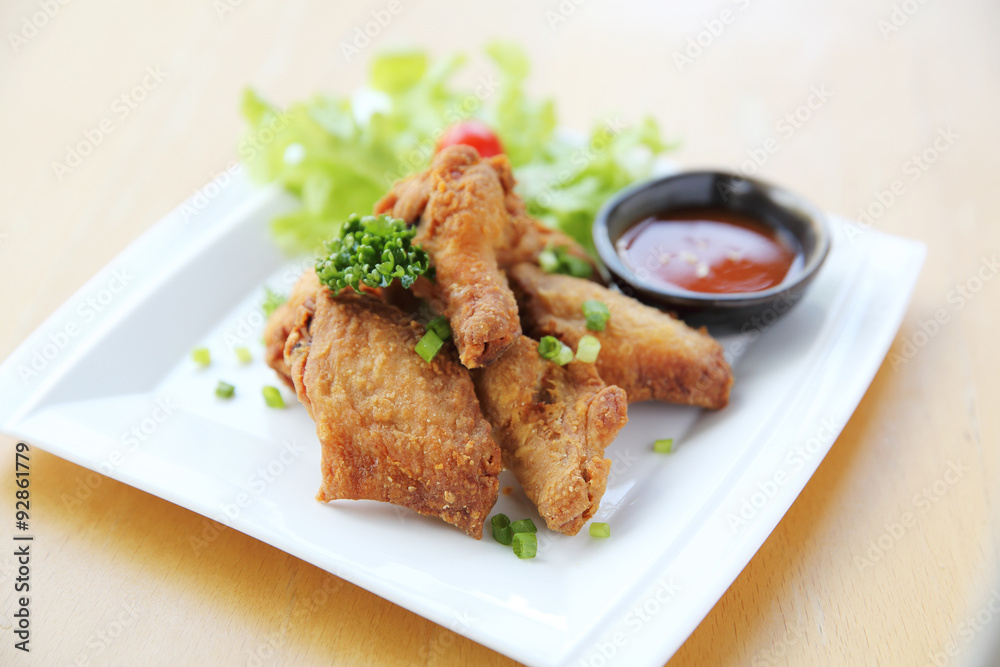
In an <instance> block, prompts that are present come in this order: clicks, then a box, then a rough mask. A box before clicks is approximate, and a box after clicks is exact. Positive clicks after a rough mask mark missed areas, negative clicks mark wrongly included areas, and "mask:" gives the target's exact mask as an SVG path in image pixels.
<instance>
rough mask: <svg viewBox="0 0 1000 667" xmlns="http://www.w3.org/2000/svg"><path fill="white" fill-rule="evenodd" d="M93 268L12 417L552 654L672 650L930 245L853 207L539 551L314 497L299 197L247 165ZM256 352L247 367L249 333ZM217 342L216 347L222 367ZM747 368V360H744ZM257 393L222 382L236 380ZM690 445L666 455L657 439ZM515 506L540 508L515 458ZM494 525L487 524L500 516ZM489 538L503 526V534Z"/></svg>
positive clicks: (832, 413) (812, 447)
mask: <svg viewBox="0 0 1000 667" xmlns="http://www.w3.org/2000/svg"><path fill="white" fill-rule="evenodd" d="M198 197H200V199H198V198H196V199H194V200H192V201H191V202H188V203H187V204H185V205H184V206H182V207H181V208H179V209H178V210H177V211H175V212H174V213H172V214H171V215H169V216H168V217H167V218H165V219H164V220H163V221H161V222H160V223H159V224H157V225H156V226H155V227H154V228H152V229H151V230H150V231H149V232H147V233H146V234H144V235H143V236H142V237H141V238H140V239H138V240H137V241H136V242H135V243H133V244H132V245H131V246H130V247H129V248H128V249H126V250H125V251H124V252H123V253H122V254H121V255H120V256H119V257H118V258H117V259H115V261H113V262H112V263H111V264H110V265H109V266H108V267H106V268H105V269H104V270H103V271H101V272H100V273H99V274H98V275H97V276H95V277H94V278H93V279H92V280H90V281H89V282H88V283H87V284H86V285H85V286H84V287H83V288H82V289H81V290H80V291H79V292H78V293H77V294H76V295H75V296H74V297H73V298H71V299H70V300H69V301H68V302H67V303H66V304H64V305H63V306H62V307H61V308H60V309H59V310H58V311H56V313H55V314H53V315H52V316H51V317H50V318H49V319H48V320H47V321H46V322H45V323H44V324H43V325H42V326H41V327H40V328H39V329H38V331H36V332H35V333H34V334H32V335H31V336H30V337H29V338H28V339H27V340H26V341H25V342H24V343H23V344H22V345H21V346H20V347H19V348H18V349H17V350H16V351H15V352H14V353H13V354H12V355H11V356H10V358H8V359H7V360H6V361H5V362H4V364H3V365H2V366H0V430H2V431H3V432H5V433H8V434H10V435H13V436H15V437H18V438H21V439H23V440H25V441H27V442H29V443H31V444H33V445H37V446H39V447H42V448H44V449H46V450H48V451H49V452H52V453H53V454H56V455H58V456H61V457H63V458H65V459H68V460H70V461H73V462H74V463H77V464H79V465H81V466H85V467H87V468H90V469H92V470H95V471H98V472H101V473H103V474H106V475H108V476H110V477H113V478H115V479H118V480H121V481H123V482H125V483H127V484H130V485H132V486H135V487H137V488H139V489H142V490H144V491H147V492H149V493H153V494H156V495H158V496H160V497H162V498H165V499H166V500H169V501H171V502H173V503H176V504H178V505H181V506H183V507H186V508H189V509H191V510H193V511H195V512H198V513H200V514H203V515H204V516H206V517H209V518H210V519H213V520H216V521H219V522H222V523H225V524H226V525H229V526H232V527H234V528H236V529H238V530H240V531H243V532H245V533H247V534H249V535H252V536H254V537H255V538H257V539H259V540H262V541H264V542H266V543H268V544H271V545H273V546H275V547H277V548H279V549H282V550H284V551H286V552H288V553H291V554H294V555H295V556H297V557H299V558H302V559H304V560H306V561H308V562H310V563H313V564H315V565H317V566H319V567H322V568H324V569H326V570H328V571H330V572H332V573H335V574H337V575H338V576H341V577H343V578H345V579H348V580H349V581H351V582H353V583H355V584H357V585H359V586H363V587H364V588H366V589H368V590H370V591H372V592H373V593H376V594H377V595H380V596H382V597H384V598H386V599H388V600H391V601H393V602H395V603H397V604H399V605H402V606H403V607H406V608H407V609H410V610H412V611H414V612H416V613H418V614H421V615H422V616H425V617H427V618H429V619H431V620H433V621H435V622H437V623H439V624H441V625H443V626H445V627H448V628H450V629H452V630H454V631H455V632H458V633H460V634H463V635H465V636H468V637H470V638H472V639H474V640H475V641H478V642H481V643H482V644H485V645H486V646H489V647H490V648H493V649H495V650H497V651H499V652H501V653H504V654H506V655H509V656H510V657H512V658H514V659H516V660H519V661H521V662H524V663H528V664H532V665H580V664H583V665H602V664H621V665H630V666H631V665H661V664H663V663H664V662H665V661H666V660H667V659H668V658H669V657H670V656H671V655H673V653H674V652H675V651H676V650H677V648H678V647H679V646H680V645H681V644H682V643H683V642H684V640H685V639H686V638H687V636H688V635H689V634H690V633H691V632H692V631H693V630H694V628H695V627H696V626H697V625H698V623H699V622H701V620H702V618H704V616H705V615H706V614H707V613H708V611H709V610H710V609H711V607H712V606H713V605H714V604H715V602H716V601H717V600H718V599H719V598H720V597H721V596H722V594H723V592H725V590H726V589H727V588H728V587H729V586H730V584H731V583H732V582H733V581H734V580H735V578H736V576H737V575H738V574H739V572H740V571H741V570H742V569H743V567H744V566H745V565H746V564H747V563H748V562H749V560H750V558H751V557H752V556H753V554H754V553H755V552H756V551H757V549H758V548H759V547H760V546H761V544H763V542H764V540H765V539H766V538H767V536H768V535H769V534H770V532H771V531H772V530H773V529H774V527H775V525H777V523H778V521H779V520H780V519H781V517H782V516H783V515H784V513H785V512H786V511H787V509H788V508H789V507H790V506H791V504H792V502H793V501H794V500H795V497H796V496H797V495H798V494H799V492H800V491H801V490H802V488H803V486H805V484H806V482H807V481H808V479H809V477H810V476H811V475H812V473H813V472H814V471H815V469H816V467H817V466H818V465H819V463H820V461H821V460H822V458H823V456H824V455H825V454H826V452H827V451H828V450H829V448H830V446H831V445H832V443H833V442H834V440H835V439H836V437H837V435H838V434H839V433H840V430H841V428H842V427H843V425H844V424H845V423H846V421H847V419H848V418H849V417H850V415H851V413H852V412H853V411H854V409H855V407H856V406H857V404H858V402H859V401H860V400H861V396H862V395H863V393H864V392H865V390H866V388H867V387H868V385H869V383H870V382H871V380H872V378H873V377H874V375H875V372H876V371H877V370H878V368H879V365H880V364H881V363H882V360H883V358H884V357H885V354H886V351H887V350H888V347H889V344H890V343H891V341H892V339H893V337H894V335H895V332H896V330H897V328H898V327H899V323H900V321H901V319H902V316H903V313H904V310H905V307H906V303H907V301H908V300H909V295H910V292H911V290H912V288H913V284H914V282H915V280H916V276H917V273H918V271H919V269H920V265H921V263H922V262H923V256H924V252H925V251H924V247H923V246H922V245H921V244H919V243H916V242H912V241H906V240H902V239H898V238H893V237H890V236H886V235H883V234H880V233H877V232H874V231H870V230H868V231H865V230H861V229H860V228H858V227H853V228H852V227H850V226H849V225H850V223H847V222H844V221H836V222H835V224H834V227H835V229H834V243H833V248H832V251H831V254H830V256H829V258H828V260H827V263H826V265H825V266H824V267H823V269H822V271H821V272H820V274H819V276H818V277H817V279H816V281H815V282H814V284H813V286H812V288H811V289H810V291H809V293H808V294H807V296H806V298H805V299H804V300H803V301H802V302H801V303H799V304H798V305H797V306H796V307H795V308H794V309H793V310H792V311H791V312H790V313H789V314H787V315H785V316H784V317H782V318H780V319H778V320H777V321H768V322H766V323H765V324H764V326H762V328H761V331H760V332H759V334H758V333H750V334H748V335H744V336H741V337H731V338H728V339H724V340H723V341H722V342H723V344H724V345H725V346H726V348H727V351H728V352H729V356H730V358H731V359H732V360H733V361H734V370H735V376H736V380H735V384H734V387H733V393H732V399H731V404H730V406H729V407H727V408H726V409H725V410H722V411H720V412H714V413H710V412H703V411H700V410H697V409H694V408H687V407H679V406H668V405H663V404H653V403H646V404H639V405H633V406H630V408H629V423H628V425H627V426H626V427H625V429H624V430H623V431H622V433H621V434H620V435H619V436H618V438H617V440H616V441H615V442H614V443H613V444H612V445H611V446H610V447H609V449H608V452H607V454H608V456H609V457H610V458H611V459H612V461H613V462H614V465H613V467H612V473H611V478H610V480H609V483H608V490H607V493H606V494H605V496H604V501H603V503H602V507H601V510H600V513H599V515H598V516H597V517H596V518H597V519H598V520H600V521H608V522H609V523H610V524H611V526H612V531H613V534H612V537H611V538H610V539H606V540H596V539H592V538H590V537H589V536H588V535H587V534H586V531H584V532H582V533H581V534H580V535H578V536H576V537H573V538H568V537H565V536H562V535H556V534H553V533H550V532H549V531H547V530H545V529H542V530H541V531H540V533H539V552H538V556H537V557H536V558H535V559H534V560H531V561H520V560H518V559H517V558H515V557H514V555H513V554H512V553H511V551H510V548H505V547H502V546H500V545H499V544H497V543H496V542H494V541H493V539H492V538H491V537H490V536H489V535H488V534H487V536H486V537H484V539H483V540H482V541H479V542H477V541H475V540H472V539H470V538H469V537H467V536H465V535H464V534H462V533H461V532H460V531H458V530H456V529H454V528H452V527H450V526H448V525H446V524H444V523H443V522H441V521H438V520H436V519H430V518H426V517H420V516H418V515H416V514H414V513H412V512H409V511H406V510H402V509H399V508H394V507H392V506H389V505H382V504H379V503H370V502H350V501H345V502H337V503H333V504H330V505H327V504H322V503H319V502H317V501H316V500H314V495H313V494H314V493H315V491H316V490H317V489H318V487H319V483H320V473H319V459H320V451H319V445H318V441H317V438H316V435H315V429H314V425H313V423H312V420H310V418H309V416H308V415H307V414H306V411H305V410H304V409H303V408H302V407H301V406H300V405H299V404H298V402H297V401H296V400H295V397H294V395H293V394H292V392H290V391H288V390H286V389H284V388H282V391H283V394H284V396H285V401H286V403H287V404H288V409H286V410H272V409H268V408H266V407H265V406H264V403H263V400H262V398H261V394H260V389H261V387H262V386H263V385H275V386H279V385H280V383H279V382H278V381H277V378H276V377H275V375H274V373H273V372H272V371H271V370H270V369H269V368H267V367H266V365H265V364H264V363H263V361H261V356H262V355H261V352H262V347H261V344H260V331H261V326H262V324H263V316H262V315H261V312H260V303H261V299H262V295H263V289H262V285H264V284H267V285H270V286H271V287H272V288H274V289H275V290H277V291H281V292H286V293H287V292H288V290H289V289H290V287H291V285H292V283H293V282H294V281H295V279H296V278H297V277H298V275H299V273H300V272H301V269H302V267H303V266H305V265H306V264H307V262H306V263H304V262H303V261H301V260H300V261H297V262H289V261H288V259H287V258H285V257H283V256H282V255H281V254H280V253H279V252H278V251H277V250H276V249H275V246H274V244H273V243H272V241H271V238H270V235H269V231H268V225H269V222H270V220H271V218H272V217H273V216H274V215H275V214H277V213H279V212H283V211H286V210H289V209H290V208H291V207H292V206H293V205H294V203H293V202H292V201H291V200H290V199H289V198H288V197H287V196H285V195H284V194H282V193H281V192H280V191H278V190H277V189H275V188H266V189H255V188H254V187H252V186H251V185H249V184H247V183H246V182H244V181H243V180H240V179H236V181H235V182H234V183H233V184H231V185H229V186H228V187H227V188H225V189H223V190H221V191H220V190H219V189H218V188H217V187H216V188H214V190H213V191H211V192H209V191H207V190H206V191H205V192H203V193H202V194H200V195H198ZM240 345H246V346H248V347H250V349H251V350H252V351H253V353H254V358H255V360H254V362H252V363H251V364H249V365H246V366H241V365H240V364H239V363H238V362H237V361H236V359H235V356H234V355H233V353H232V349H233V348H235V347H237V346H240ZM199 346H207V347H208V348H209V349H210V350H211V352H212V358H213V363H212V365H211V366H210V367H209V368H207V369H200V368H198V367H196V365H195V364H194V363H193V362H192V361H191V360H190V356H189V353H190V351H191V350H192V349H194V348H195V347H199ZM737 362H738V363H737ZM220 379H221V380H225V381H227V382H229V383H231V384H233V385H235V386H236V392H237V393H236V396H235V398H233V399H232V400H230V401H223V400H220V399H217V398H216V397H215V395H214V388H215V385H216V383H217V382H218V381H219V380H220ZM661 437H673V438H674V439H675V451H674V453H673V454H670V455H662V454H655V453H653V452H652V450H651V446H650V445H651V443H652V441H653V440H654V439H656V438H661ZM501 485H502V486H513V487H515V489H517V490H516V491H515V492H514V493H512V494H511V495H501V497H500V500H499V502H498V503H497V506H496V508H495V511H500V512H505V513H507V514H508V515H509V516H511V517H512V518H521V517H529V516H530V517H534V518H535V519H536V523H539V525H543V523H542V522H541V521H540V520H539V519H538V518H537V514H536V513H535V511H534V509H533V508H532V507H531V505H530V504H529V503H528V502H527V500H526V499H525V498H524V496H523V494H522V493H521V492H520V490H519V487H518V485H517V484H516V482H514V480H513V479H512V478H511V477H509V473H504V476H503V477H502V479H501ZM487 528H488V527H487ZM486 532H487V533H488V532H489V531H488V530H487V531H486Z"/></svg>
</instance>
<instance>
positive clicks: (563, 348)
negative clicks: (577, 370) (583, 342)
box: [538, 336, 573, 366]
mask: <svg viewBox="0 0 1000 667" xmlns="http://www.w3.org/2000/svg"><path fill="white" fill-rule="evenodd" d="M538 354H540V355H541V356H542V358H543V359H548V360H549V361H551V362H554V363H556V364H559V365H560V366H565V365H566V364H568V363H569V362H571V361H573V350H572V349H571V348H570V347H569V346H568V345H566V344H565V343H563V342H562V341H560V340H559V339H558V338H556V337H555V336H544V337H542V340H540V341H538Z"/></svg>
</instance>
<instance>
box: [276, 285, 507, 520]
mask: <svg viewBox="0 0 1000 667" xmlns="http://www.w3.org/2000/svg"><path fill="white" fill-rule="evenodd" d="M308 273H312V272H311V271H310V272H308ZM314 281H315V276H313V277H312V278H310V277H309V276H308V275H307V276H305V277H303V278H302V279H301V280H300V281H299V284H298V285H297V286H296V293H293V297H292V299H290V301H289V303H293V302H297V303H299V305H298V306H297V307H296V310H295V313H294V314H293V315H289V314H288V313H287V312H285V313H278V312H277V311H276V312H275V314H274V316H278V319H277V320H276V324H275V327H274V328H273V330H272V338H271V339H270V340H274V338H275V337H277V336H279V335H280V328H279V327H280V326H283V325H281V324H280V323H281V322H286V323H287V322H289V321H290V322H292V325H291V328H290V331H289V334H288V336H287V340H286V342H285V346H284V355H283V363H284V364H285V365H286V366H287V367H288V369H289V375H290V376H291V379H292V382H293V384H294V387H295V391H296V394H297V395H298V397H299V400H300V401H301V402H302V403H303V405H305V407H306V409H307V410H308V411H309V414H310V415H311V416H312V418H313V419H314V420H315V422H316V433H317V435H318V436H319V440H320V442H321V444H322V447H323V458H322V474H323V481H322V486H321V487H320V491H319V494H318V496H317V498H318V499H319V500H323V501H330V500H337V499H354V500H379V501H383V502H389V503H393V504H395V505H400V506H403V507H408V508H410V509H412V510H415V511H417V512H419V513H420V514H426V515H430V516H437V517H440V518H441V519H443V520H444V521H446V522H448V523H450V524H453V525H455V526H457V527H458V528H461V529H462V530H464V531H465V532H466V533H468V534H469V535H471V536H472V537H475V538H476V539H480V538H481V537H482V530H483V521H484V520H485V519H486V517H487V515H488V514H489V511H490V509H491V508H492V507H493V505H494V504H495V503H496V499H497V493H498V481H497V475H498V474H499V472H500V464H501V455H500V450H499V448H498V447H497V444H496V442H495V441H494V440H493V438H492V437H491V435H490V426H489V424H488V423H487V422H486V420H485V419H483V416H482V413H481V411H480V408H479V403H478V401H477V399H476V394H475V389H474V388H473V385H472V380H471V379H470V377H469V372H468V371H467V370H466V369H465V368H463V367H462V366H461V365H460V364H459V363H458V361H457V360H456V359H455V358H454V355H453V354H449V353H447V352H442V353H441V354H439V355H438V356H437V357H436V358H435V359H434V360H433V362H431V363H427V362H426V361H424V360H423V359H421V358H420V356H419V355H417V353H416V352H415V351H414V347H415V345H416V343H417V341H418V340H419V339H420V337H421V336H422V335H423V333H424V331H423V327H422V326H420V325H419V324H417V323H415V322H411V321H410V318H409V317H407V316H406V315H404V314H403V313H402V312H401V311H400V310H399V309H397V308H395V307H394V306H391V305H388V304H385V303H382V302H381V301H379V300H378V299H377V298H376V297H375V296H372V295H369V294H357V293H354V292H352V291H350V290H345V291H344V292H341V293H340V294H339V295H337V296H333V295H331V294H330V292H329V291H328V290H327V289H326V288H325V287H320V288H315V287H317V286H318V282H314ZM314 288H315V289H314ZM300 290H301V292H303V293H304V294H305V296H302V294H300V293H299V291H300ZM269 329H270V327H269ZM272 365H274V364H272ZM280 372H281V370H280V369H279V373H280Z"/></svg>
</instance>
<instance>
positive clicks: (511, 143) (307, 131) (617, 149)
mask: <svg viewBox="0 0 1000 667" xmlns="http://www.w3.org/2000/svg"><path fill="white" fill-rule="evenodd" d="M486 54H487V56H488V57H489V58H490V60H491V61H492V63H493V65H494V66H495V68H496V71H497V74H496V75H493V74H490V75H484V76H480V77H479V78H478V79H477V80H476V83H475V84H474V85H473V86H471V87H470V88H469V89H466V90H463V89H459V88H456V87H455V86H454V85H452V83H451V82H452V80H453V79H454V76H455V74H456V73H457V72H458V70H459V69H461V67H462V66H463V65H464V64H465V57H464V56H462V55H455V56H452V57H450V58H444V59H441V60H436V61H432V60H431V59H430V58H429V57H428V56H427V54H426V53H424V52H422V51H401V52H400V51H397V52H393V53H384V54H381V55H378V56H376V57H374V58H373V59H372V63H371V70H370V76H369V81H368V88H367V89H366V90H364V91H361V93H359V94H355V95H353V96H350V97H343V96H336V95H322V96H317V97H315V98H313V99H311V100H309V101H306V102H298V103H295V104H292V105H291V106H290V107H289V108H288V109H287V110H284V111H282V110H280V109H278V108H276V107H274V106H272V105H270V104H268V103H267V102H266V101H265V100H263V99H262V98H261V97H260V96H258V95H257V94H256V93H254V92H252V91H248V92H247V93H246V94H245V96H244V99H243V115H244V116H245V117H246V119H247V121H248V123H249V127H248V128H247V132H246V134H245V136H244V139H243V141H242V143H241V144H240V150H239V153H240V157H241V158H243V160H244V161H245V162H246V163H247V165H248V168H249V170H250V173H251V175H252V176H253V177H254V178H256V179H257V180H260V181H266V182H277V183H280V184H281V185H282V186H283V187H284V188H285V189H286V190H288V191H289V192H291V193H292V194H294V195H296V196H297V197H298V198H299V200H300V202H301V204H302V206H301V208H299V209H298V210H296V211H293V212H292V213H290V214H287V215H284V216H281V217H279V218H277V219H275V221H274V223H273V228H272V230H273V232H274V234H275V237H276V239H277V241H278V242H279V244H280V245H282V246H284V247H286V248H288V249H289V250H292V251H296V252H301V251H306V252H313V251H315V250H317V249H318V248H320V247H321V244H322V242H323V240H325V239H328V238H330V237H331V236H334V235H335V234H336V233H337V227H338V225H339V221H341V220H344V219H345V218H347V216H348V215H350V213H352V212H353V211H368V210H371V209H372V207H373V206H374V204H375V202H376V201H378V200H379V199H380V198H381V197H382V196H383V195H384V194H385V193H386V192H387V191H388V190H389V188H390V187H391V186H392V184H393V182H394V181H396V180H397V179H400V178H404V177H406V176H408V175H410V174H412V173H415V172H418V171H422V170H424V169H426V168H427V166H428V164H429V163H430V159H431V157H432V155H433V153H434V147H435V144H436V142H437V139H438V138H439V137H440V136H441V134H442V133H443V132H444V131H445V130H446V129H447V128H449V127H451V126H452V125H455V124H456V123H459V122H462V121H465V120H469V119H472V118H475V119H479V120H482V121H483V122H485V123H486V124H487V125H489V126H490V127H491V128H492V129H493V130H494V132H496V134H497V136H498V137H499V139H500V143H501V144H502V145H503V146H504V147H505V149H506V152H507V156H508V158H509V159H510V162H511V165H513V167H514V173H515V176H517V179H518V181H519V183H518V192H519V193H520V194H521V196H522V197H523V198H524V200H525V202H526V203H527V206H528V212H529V213H530V214H531V215H534V216H535V217H537V218H539V219H540V220H542V221H543V222H544V223H546V224H547V225H549V226H551V227H554V228H556V229H560V230H562V231H563V232H565V233H566V234H568V235H570V236H571V237H573V238H574V239H576V240H577V241H578V242H579V243H581V244H582V245H583V246H584V247H585V248H587V249H589V250H591V254H593V241H592V240H591V233H590V227H591V224H592V223H593V219H594V216H595V214H596V213H597V210H598V209H599V208H600V206H601V205H602V204H603V203H604V202H605V201H606V200H607V199H608V198H609V197H611V195H613V194H614V193H615V192H617V191H618V190H620V189H621V188H623V187H625V186H626V185H629V184H631V183H633V182H635V181H637V180H641V179H645V178H648V177H649V176H651V175H652V172H653V167H654V161H655V159H656V156H657V155H658V154H659V153H661V152H663V151H665V150H667V149H669V148H670V146H668V145H667V144H665V143H664V142H663V141H662V139H661V138H660V131H659V128H658V127H657V125H656V123H655V122H654V121H653V120H652V119H651V118H646V119H645V120H643V121H642V122H639V123H635V124H630V123H627V122H625V121H622V120H620V119H617V118H605V119H603V120H600V121H598V122H596V123H595V125H594V129H593V130H592V132H591V133H590V134H589V135H588V136H586V137H583V138H579V139H577V138H573V137H571V136H568V135H566V134H565V133H561V132H558V131H557V126H558V122H557V119H556V110H555V104H554V103H553V101H552V100H551V99H550V98H537V97H533V96H530V95H529V94H528V93H527V90H526V83H527V78H528V73H529V70H530V63H529V61H528V58H527V56H526V54H525V53H524V51H523V50H522V49H521V48H520V47H519V46H517V45H515V44H512V43H509V42H493V43H491V44H489V45H488V46H487V47H486Z"/></svg>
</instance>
